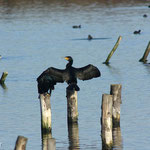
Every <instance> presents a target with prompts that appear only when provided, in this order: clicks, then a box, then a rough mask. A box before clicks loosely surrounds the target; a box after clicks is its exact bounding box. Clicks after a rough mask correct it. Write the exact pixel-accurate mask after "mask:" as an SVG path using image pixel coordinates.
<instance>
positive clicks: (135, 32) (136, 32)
mask: <svg viewBox="0 0 150 150" xmlns="http://www.w3.org/2000/svg"><path fill="white" fill-rule="evenodd" d="M133 33H134V34H140V33H141V30H138V31H134V32H133Z"/></svg>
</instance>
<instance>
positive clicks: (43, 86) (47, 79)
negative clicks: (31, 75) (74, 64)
mask: <svg viewBox="0 0 150 150" xmlns="http://www.w3.org/2000/svg"><path fill="white" fill-rule="evenodd" d="M63 74H64V70H60V69H56V68H53V67H50V68H48V69H47V70H45V71H44V72H43V73H42V74H41V75H40V76H39V77H38V78H37V82H38V92H39V93H41V94H42V93H45V92H48V90H50V91H51V90H53V89H54V85H56V83H57V82H64V79H63Z"/></svg>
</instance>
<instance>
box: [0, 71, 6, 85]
mask: <svg viewBox="0 0 150 150" xmlns="http://www.w3.org/2000/svg"><path fill="white" fill-rule="evenodd" d="M7 75H8V72H3V74H2V76H1V79H0V84H4V82H5V80H6V77H7Z"/></svg>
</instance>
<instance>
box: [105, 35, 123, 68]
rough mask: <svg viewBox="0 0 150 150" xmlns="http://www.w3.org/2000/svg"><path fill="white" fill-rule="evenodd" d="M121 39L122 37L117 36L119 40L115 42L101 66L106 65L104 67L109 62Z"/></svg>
mask: <svg viewBox="0 0 150 150" xmlns="http://www.w3.org/2000/svg"><path fill="white" fill-rule="evenodd" d="M121 39H122V37H121V36H119V38H118V40H117V42H116V44H115V46H114V47H113V49H112V50H111V52H110V53H109V55H108V57H107V59H106V60H105V62H103V64H106V65H108V64H109V60H110V58H111V57H112V55H113V53H114V52H115V51H116V49H117V47H118V45H119V43H120V41H121Z"/></svg>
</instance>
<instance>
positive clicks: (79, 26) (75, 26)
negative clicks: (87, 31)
mask: <svg viewBox="0 0 150 150" xmlns="http://www.w3.org/2000/svg"><path fill="white" fill-rule="evenodd" d="M72 28H81V25H74V26H72Z"/></svg>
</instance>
